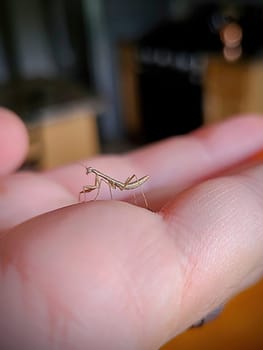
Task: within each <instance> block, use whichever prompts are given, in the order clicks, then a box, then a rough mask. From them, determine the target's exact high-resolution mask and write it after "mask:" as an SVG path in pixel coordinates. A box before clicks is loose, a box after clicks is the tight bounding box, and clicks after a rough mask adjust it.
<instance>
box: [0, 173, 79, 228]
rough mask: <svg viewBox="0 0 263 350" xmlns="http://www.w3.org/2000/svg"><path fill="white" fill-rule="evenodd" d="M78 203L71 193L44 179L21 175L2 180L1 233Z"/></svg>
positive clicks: (34, 174) (0, 203) (30, 174)
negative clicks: (52, 211) (41, 215)
mask: <svg viewBox="0 0 263 350" xmlns="http://www.w3.org/2000/svg"><path fill="white" fill-rule="evenodd" d="M73 203H76V200H75V198H74V197H73V196H72V194H71V193H69V192H68V191H66V190H65V188H64V187H63V186H61V185H59V184H56V183H54V182H52V181H50V180H48V179H46V178H45V177H44V176H41V175H40V174H36V173H30V172H19V173H16V174H12V175H10V176H6V177H4V178H2V181H1V195H0V208H1V210H0V231H4V230H7V229H9V228H11V227H13V226H15V225H17V224H19V223H21V222H23V221H25V220H28V219H30V218H32V217H33V216H37V215H40V214H43V213H45V212H48V211H51V210H55V209H57V208H60V207H63V206H66V205H70V204H73Z"/></svg>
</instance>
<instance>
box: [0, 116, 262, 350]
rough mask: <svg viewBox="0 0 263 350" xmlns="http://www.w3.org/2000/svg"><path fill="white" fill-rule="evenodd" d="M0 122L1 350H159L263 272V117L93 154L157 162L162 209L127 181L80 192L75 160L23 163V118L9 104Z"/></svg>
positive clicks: (108, 166)
mask: <svg viewBox="0 0 263 350" xmlns="http://www.w3.org/2000/svg"><path fill="white" fill-rule="evenodd" d="M0 126H1V127H0V171H1V175H2V177H1V182H0V225H1V244H0V259H1V260H0V261H1V270H0V312H1V315H2V316H1V318H0V344H1V346H2V348H5V349H9V348H10V349H12V350H13V349H41V350H42V349H50V350H53V349H63V350H68V349H72V350H73V349H74V350H75V349H77V350H78V349H117V350H118V349H147V350H148V349H154V350H156V349H158V348H159V347H160V346H161V345H162V344H164V343H165V342H166V341H168V340H169V339H171V338H172V337H174V336H176V335H177V334H178V333H180V332H182V331H184V330H185V329H187V328H188V327H189V326H191V325H192V324H193V323H195V322H196V321H198V320H199V319H201V318H202V317H203V316H204V315H205V314H207V313H209V312H210V311H212V310H213V309H215V308H216V307H217V306H219V305H220V304H222V303H223V302H225V301H226V300H228V299H229V298H230V297H231V296H233V295H234V294H236V293H239V292H240V291H241V290H243V289H244V288H246V287H247V286H249V285H250V284H252V283H254V282H255V281H257V280H258V279H259V278H261V276H262V270H263V267H262V258H263V231H262V227H263V215H262V213H263V200H262V199H263V185H262V183H263V181H262V180H263V166H262V165H261V164H260V163H259V164H254V163H257V157H256V156H255V155H256V154H257V153H258V152H259V151H261V150H262V149H263V120H262V119H260V118H256V117H246V118H240V119H235V120H231V121H229V122H226V123H224V124H218V125H215V126H213V127H210V128H205V129H201V130H199V131H197V132H195V133H192V134H190V135H188V136H185V137H180V138H172V139H170V140H166V141H163V142H161V143H158V144H156V145H152V146H148V147H146V148H143V149H141V150H137V151H135V152H132V153H129V154H127V155H122V156H101V157H97V158H94V159H92V160H85V163H86V162H89V163H92V166H94V167H95V168H96V169H101V168H102V165H103V169H105V172H106V170H107V172H106V173H110V174H112V176H114V178H120V179H124V178H126V177H127V174H133V173H136V174H142V176H143V175H144V174H149V175H150V176H151V178H150V180H149V181H147V183H146V184H145V192H146V195H147V198H148V201H149V205H150V207H151V209H153V210H154V211H155V213H154V212H151V211H149V210H147V209H145V208H144V206H143V203H141V204H142V207H139V206H135V205H132V204H128V203H125V202H124V201H116V200H117V199H119V200H120V199H123V200H124V199H125V200H128V201H131V203H132V199H131V200H130V199H129V197H127V196H128V195H129V191H118V192H117V191H116V192H115V193H114V196H115V199H116V200H114V201H112V200H105V201H102V200H97V201H92V202H87V203H84V204H83V203H78V193H79V189H80V188H81V186H82V185H84V184H85V182H84V181H85V177H86V175H85V173H84V174H83V169H82V168H81V167H80V166H79V165H77V164H74V165H69V166H67V167H64V168H60V169H56V170H53V171H49V172H45V173H42V174H33V173H30V172H25V173H23V174H21V173H20V174H19V173H15V171H16V169H17V167H18V166H19V164H21V162H22V160H23V157H24V155H25V152H26V149H27V137H26V133H25V129H24V127H23V125H22V123H21V122H20V121H19V120H18V119H17V118H16V117H15V116H14V115H13V114H11V113H10V112H8V111H5V110H1V111H0ZM230 169H231V171H230ZM229 172H231V175H229V174H228V175H226V173H229ZM139 176H140V175H139ZM146 185H147V186H146ZM100 198H101V199H108V192H107V193H106V192H105V190H104V189H102V190H101V193H100ZM40 214H43V215H40ZM17 224H20V225H18V226H15V225H17Z"/></svg>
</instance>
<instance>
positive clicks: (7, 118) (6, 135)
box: [0, 108, 28, 176]
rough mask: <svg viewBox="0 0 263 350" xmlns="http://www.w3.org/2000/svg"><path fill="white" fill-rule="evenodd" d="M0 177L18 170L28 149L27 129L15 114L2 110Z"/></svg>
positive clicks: (0, 111)
mask: <svg viewBox="0 0 263 350" xmlns="http://www.w3.org/2000/svg"><path fill="white" fill-rule="evenodd" d="M0 126H1V127H0V176H1V175H6V174H8V173H10V172H12V171H14V170H15V169H17V168H18V167H19V166H20V165H21V164H22V162H23V161H24V158H25V155H26V152H27V149H28V136H27V132H26V128H25V126H24V124H23V123H22V121H21V119H19V118H18V117H17V116H16V115H15V114H14V113H12V112H10V111H8V110H5V109H3V108H0Z"/></svg>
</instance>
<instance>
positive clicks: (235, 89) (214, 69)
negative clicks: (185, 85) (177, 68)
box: [203, 57, 263, 123]
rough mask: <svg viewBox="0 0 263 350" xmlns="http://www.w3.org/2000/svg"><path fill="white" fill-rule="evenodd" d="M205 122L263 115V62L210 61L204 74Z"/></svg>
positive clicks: (217, 59) (213, 58) (216, 59)
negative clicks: (249, 114)
mask: <svg viewBox="0 0 263 350" xmlns="http://www.w3.org/2000/svg"><path fill="white" fill-rule="evenodd" d="M203 84H204V85H203V87H204V101H203V106H204V120H205V122H206V123H209V122H215V121H220V120H223V119H225V118H228V117H229V116H232V115H238V114H242V113H263V60H262V59H260V60H246V61H245V60H244V61H242V60H241V61H238V62H235V63H228V62H226V61H225V60H224V59H223V58H219V57H211V58H209V60H208V65H207V69H206V71H205V74H204V83H203Z"/></svg>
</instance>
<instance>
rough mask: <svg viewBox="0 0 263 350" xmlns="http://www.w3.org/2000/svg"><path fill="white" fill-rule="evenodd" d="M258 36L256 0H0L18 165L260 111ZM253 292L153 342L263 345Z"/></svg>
mask: <svg viewBox="0 0 263 350" xmlns="http://www.w3.org/2000/svg"><path fill="white" fill-rule="evenodd" d="M262 34H263V0H257V1H249V0H247V1H245V0H244V1H241V0H240V1H237V0H236V1H205V0H203V1H201V0H199V1H197V0H196V1H194V0H192V1H191V0H144V1H142V0H125V1H121V0H20V1H18V0H1V1H0V105H2V106H5V107H8V108H10V109H12V110H14V111H15V112H17V113H18V114H19V115H20V116H21V118H22V119H23V120H24V122H25V123H26V126H27V128H28V131H29V135H30V151H29V154H28V157H27V160H26V162H25V165H24V166H25V167H30V168H35V169H48V168H52V167H55V166H58V165H62V164H65V163H68V162H72V161H78V160H80V159H83V158H87V157H89V156H92V155H95V154H97V153H108V152H123V151H126V150H129V149H133V148H135V147H138V146H140V145H143V144H147V143H149V142H154V141H157V140H161V139H163V138H166V137H169V136H172V135H181V134H184V133H187V132H189V131H191V130H194V129H195V128H197V127H199V126H201V125H203V124H207V123H211V122H214V121H219V120H223V119H225V118H228V117H229V116H232V115H235V114H238V113H242V112H255V113H263V35H262ZM251 137H253V135H251ZM14 142H15V140H14ZM262 296H263V285H262V284H259V285H258V286H256V287H254V288H252V289H251V290H249V291H247V292H245V293H243V294H242V295H241V296H239V297H238V298H236V299H234V301H233V302H231V303H230V305H228V307H227V309H226V311H225V312H224V313H223V315H222V316H221V317H220V318H219V319H218V320H217V321H215V322H214V323H212V324H211V325H208V326H206V327H204V328H201V329H193V330H190V331H188V332H186V333H185V334H183V335H182V336H179V337H178V338H177V339H176V340H174V341H172V342H170V343H169V344H167V346H166V347H164V349H166V350H168V349H175V348H176V349H179V350H180V349H193V348H194V349H202V350H205V349H224V348H231V349H263V334H262V333H263V332H262V324H263V301H261V300H263V298H262ZM156 317H158V315H156Z"/></svg>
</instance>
